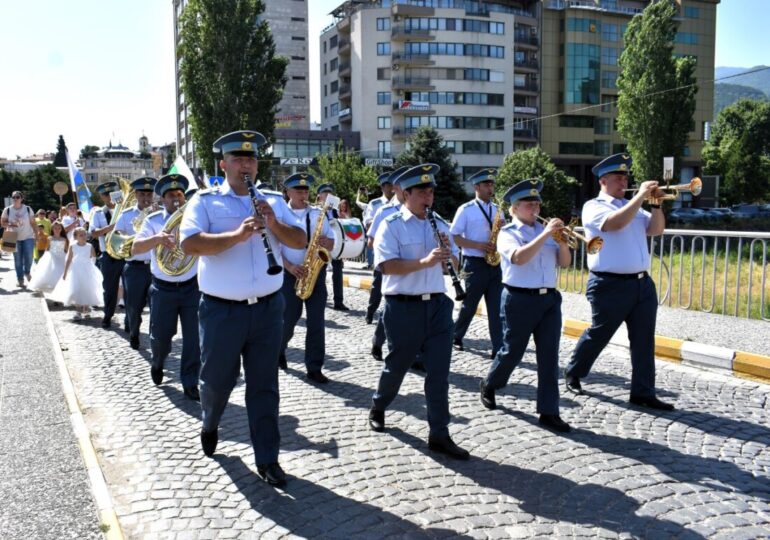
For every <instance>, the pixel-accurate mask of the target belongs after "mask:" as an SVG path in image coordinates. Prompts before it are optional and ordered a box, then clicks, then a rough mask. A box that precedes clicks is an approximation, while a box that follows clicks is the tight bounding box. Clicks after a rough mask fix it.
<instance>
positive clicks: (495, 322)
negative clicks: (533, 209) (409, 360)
mask: <svg viewBox="0 0 770 540" xmlns="http://www.w3.org/2000/svg"><path fill="white" fill-rule="evenodd" d="M496 174H497V171H496V170H495V169H483V170H481V171H479V172H477V173H476V174H474V175H473V176H471V177H470V178H469V179H468V181H469V182H471V183H472V184H473V190H474V191H475V192H476V198H475V199H474V200H472V201H469V202H467V203H465V204H463V205H461V206H460V207H459V208H458V209H457V213H456V214H455V218H454V220H453V221H452V226H451V228H450V232H451V233H452V239H453V240H454V242H455V244H457V245H458V246H459V247H460V248H462V250H463V271H464V273H465V274H466V275H467V277H466V278H465V292H466V293H467V296H466V297H465V299H464V300H463V303H462V306H460V314H459V315H458V316H457V320H456V321H455V331H454V340H453V344H454V346H455V348H456V349H458V350H460V351H462V350H463V338H464V337H465V333H466V332H467V331H468V327H469V326H470V324H471V321H472V320H473V316H474V315H476V308H478V306H479V301H480V300H481V297H482V296H483V297H484V301H485V302H486V306H487V319H488V324H489V336H490V338H491V340H492V358H494V357H495V354H497V351H498V350H500V347H501V346H502V341H503V327H502V323H501V321H500V295H501V293H502V289H503V286H502V281H501V280H502V273H501V270H500V265H497V266H493V265H490V264H488V263H487V261H486V258H485V255H487V254H488V253H495V252H496V251H497V246H496V245H495V242H494V241H491V238H490V236H491V233H492V229H493V227H494V223H495V220H496V219H497V218H498V216H497V213H498V212H499V211H500V209H499V208H497V205H496V204H495V203H494V202H492V196H493V195H494V194H495V176H496Z"/></svg>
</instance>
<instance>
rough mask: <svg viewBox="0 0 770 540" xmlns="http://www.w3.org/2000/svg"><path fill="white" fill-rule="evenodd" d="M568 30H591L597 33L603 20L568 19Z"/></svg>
mask: <svg viewBox="0 0 770 540" xmlns="http://www.w3.org/2000/svg"><path fill="white" fill-rule="evenodd" d="M567 31H568V32H590V33H592V34H595V33H597V32H599V31H601V22H600V21H598V20H596V19H576V18H569V19H567Z"/></svg>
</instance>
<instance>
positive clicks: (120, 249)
mask: <svg viewBox="0 0 770 540" xmlns="http://www.w3.org/2000/svg"><path fill="white" fill-rule="evenodd" d="M118 183H119V184H120V191H121V192H122V193H123V200H121V201H120V202H119V203H118V204H117V205H116V209H115V212H113V214H112V219H111V220H110V225H114V224H115V223H117V222H118V219H119V218H120V215H121V214H122V213H123V212H124V211H125V210H126V209H127V208H131V207H132V206H134V204H135V203H136V195H134V192H133V190H132V189H131V185H130V184H129V183H128V182H127V181H126V180H124V179H122V178H118ZM133 243H134V237H133V236H130V235H128V234H125V233H122V232H120V231H116V230H115V229H113V230H111V231H110V232H108V233H107V236H106V238H105V239H104V245H105V247H106V249H107V253H108V254H109V256H110V257H112V258H113V259H125V258H126V257H129V256H131V245H132V244H133Z"/></svg>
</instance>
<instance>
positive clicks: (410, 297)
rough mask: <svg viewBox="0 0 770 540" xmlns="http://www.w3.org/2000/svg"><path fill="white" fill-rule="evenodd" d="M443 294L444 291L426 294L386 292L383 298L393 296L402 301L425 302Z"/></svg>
mask: <svg viewBox="0 0 770 540" xmlns="http://www.w3.org/2000/svg"><path fill="white" fill-rule="evenodd" d="M441 296H445V295H444V293H426V294H386V295H385V298H393V299H394V300H402V301H404V302H426V301H428V300H433V299H434V298H439V297H441Z"/></svg>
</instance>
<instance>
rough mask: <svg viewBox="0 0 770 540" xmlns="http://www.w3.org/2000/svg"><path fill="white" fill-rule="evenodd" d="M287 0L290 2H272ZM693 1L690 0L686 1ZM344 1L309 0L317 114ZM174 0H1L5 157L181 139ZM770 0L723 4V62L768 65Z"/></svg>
mask: <svg viewBox="0 0 770 540" xmlns="http://www.w3.org/2000/svg"><path fill="white" fill-rule="evenodd" d="M268 1H286V0H268ZM685 1H686V0H685ZM340 3H341V0H308V11H309V13H308V20H309V24H310V26H309V34H310V35H309V45H310V58H309V61H310V66H311V69H310V89H311V96H310V105H311V119H313V120H315V121H318V120H319V119H320V110H319V109H320V104H319V97H320V91H319V90H318V84H319V82H318V81H319V74H318V73H319V57H318V45H319V40H318V36H319V34H320V32H321V30H322V29H323V28H324V27H325V26H327V25H328V24H330V23H331V22H333V21H332V18H331V17H330V16H329V15H328V13H329V12H330V11H331V10H332V9H334V8H335V7H337V6H338V5H340ZM172 5H173V4H172V0H131V1H130V2H127V1H119V0H73V1H63V0H34V1H26V2H25V1H18V0H1V1H0V21H1V22H2V31H0V158H9V159H14V158H15V157H16V156H17V155H18V156H22V157H24V156H28V155H31V154H41V153H45V152H53V151H55V150H56V141H57V140H58V137H59V135H60V134H61V135H64V139H65V142H66V143H67V146H68V148H69V149H70V152H71V153H72V154H73V155H77V154H78V153H79V152H80V149H81V148H83V146H85V145H87V144H91V145H96V146H106V145H107V143H108V142H110V141H112V142H113V143H114V144H116V143H118V142H120V143H122V144H124V145H126V146H128V147H129V148H131V149H137V148H138V140H139V137H140V136H141V135H142V134H144V135H146V136H147V137H148V138H149V140H150V144H152V145H157V146H160V145H162V144H166V143H171V142H174V140H175V137H176V132H175V127H174V126H175V123H176V116H175V113H174V103H175V98H174V94H175V87H174V29H173V12H172V9H173V8H172ZM768 7H770V0H722V1H721V3H720V4H719V7H718V9H717V39H716V66H718V67H721V66H731V67H747V68H748V67H753V66H756V65H770V32H768V30H767V24H766V21H767V9H768Z"/></svg>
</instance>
